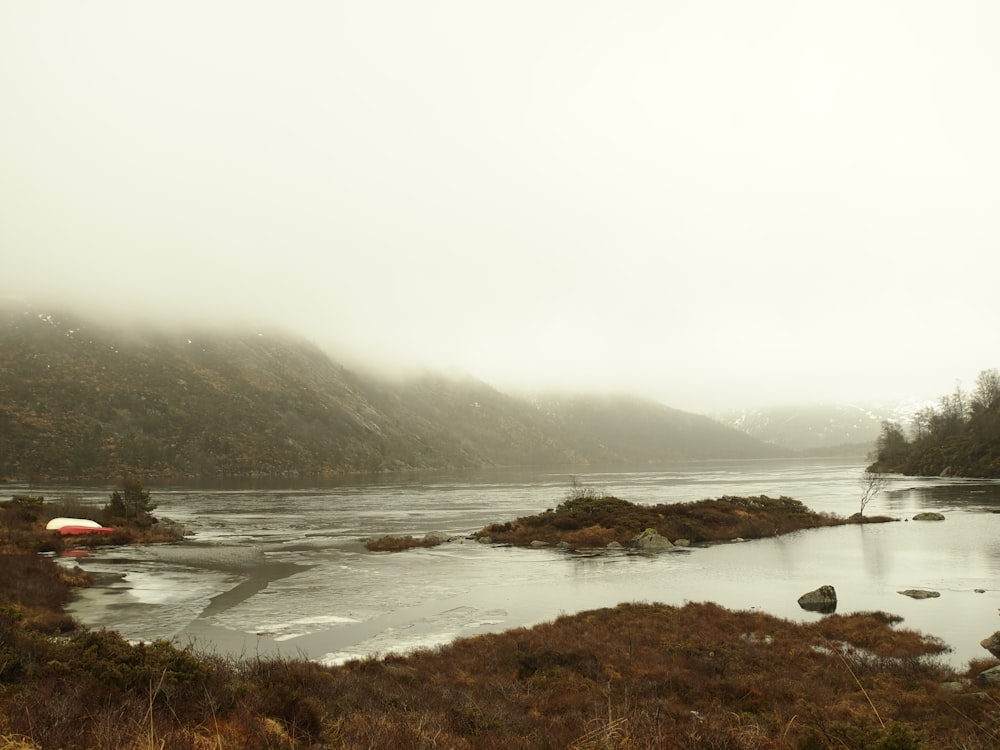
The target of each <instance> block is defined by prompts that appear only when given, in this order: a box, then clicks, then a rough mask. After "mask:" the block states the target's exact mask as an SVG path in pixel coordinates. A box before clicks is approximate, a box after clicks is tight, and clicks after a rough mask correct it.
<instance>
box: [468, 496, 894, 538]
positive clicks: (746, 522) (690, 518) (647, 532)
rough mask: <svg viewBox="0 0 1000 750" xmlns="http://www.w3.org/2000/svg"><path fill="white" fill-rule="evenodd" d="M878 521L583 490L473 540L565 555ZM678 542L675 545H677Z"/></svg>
mask: <svg viewBox="0 0 1000 750" xmlns="http://www.w3.org/2000/svg"><path fill="white" fill-rule="evenodd" d="M891 520H893V519H891V518H887V517H885V516H872V517H868V516H865V517H862V516H860V514H859V515H858V516H852V517H851V518H840V517H837V516H833V515H830V514H827V513H817V512H816V511H813V510H811V509H809V508H808V507H806V506H805V505H804V504H803V503H801V502H800V501H798V500H795V499H793V498H790V497H777V498H773V497H768V496H766V495H758V496H756V497H734V496H729V495H727V496H724V497H721V498H718V499H715V500H700V501H698V502H690V503H671V504H660V505H638V504H636V503H632V502H629V501H628V500H622V499H620V498H617V497H611V496H606V495H601V494H599V493H596V492H593V491H590V490H588V489H583V490H578V491H575V492H574V493H572V494H571V496H570V497H569V498H568V499H566V500H565V501H564V502H562V503H560V504H559V505H558V506H557V507H556V508H555V509H551V508H550V509H548V510H546V511H545V512H544V513H540V514H538V515H534V516H525V517H522V518H518V519H517V520H515V521H507V522H505V523H495V524H492V525H490V526H487V527H486V528H484V529H482V531H480V532H479V534H478V536H479V539H480V541H486V542H491V543H494V544H510V545H514V546H536V547H537V546H548V545H553V546H560V547H563V548H568V549H594V548H599V547H608V546H612V547H617V546H621V547H632V548H638V549H645V550H654V549H664V548H669V547H671V546H688V545H692V544H694V545H698V544H710V543H715V542H726V541H732V540H734V539H759V538H762V537H769V536H778V535H780V534H787V533H789V532H792V531H799V530H801V529H812V528H819V527H824V526H841V525H844V524H849V523H861V522H864V523H875V522H884V521H891ZM678 542H679V544H678Z"/></svg>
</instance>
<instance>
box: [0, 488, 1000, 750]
mask: <svg viewBox="0 0 1000 750" xmlns="http://www.w3.org/2000/svg"><path fill="white" fill-rule="evenodd" d="M136 484H137V483H136ZM132 490H133V491H132V492H131V493H129V494H126V493H125V492H124V490H123V491H122V492H120V493H115V494H116V495H117V496H118V498H117V500H116V499H115V496H114V495H113V496H112V502H111V503H109V505H108V506H107V507H106V508H104V509H102V512H107V513H116V512H117V513H121V512H122V511H123V510H124V512H125V513H126V514H131V521H128V522H126V521H125V519H124V518H121V517H119V518H118V519H117V520H118V521H120V522H122V523H123V524H124V526H125V528H126V529H130V528H131V529H134V531H133V532H132V533H135V534H136V536H135V539H144V540H148V539H153V538H155V537H153V536H148V537H143V536H142V534H144V533H149V532H150V530H151V529H154V528H155V527H156V526H157V525H158V524H153V523H152V522H151V521H150V519H149V518H148V509H149V508H150V507H151V503H150V502H149V498H148V493H144V492H143V491H142V488H141V485H138V486H137V487H136V486H135V485H133V487H132ZM612 500H614V498H597V497H590V498H589V499H588V498H583V497H577V498H575V500H570V501H567V503H564V504H563V505H564V506H566V507H565V508H563V512H565V513H566V514H567V515H565V517H566V518H569V517H572V514H574V513H575V514H577V515H579V514H581V513H584V510H585V509H588V510H587V515H589V516H590V518H589V520H590V521H594V520H595V519H597V520H599V522H600V523H599V524H598V525H601V527H602V528H611V527H613V526H614V524H613V523H612V521H611V517H612V516H614V511H615V509H616V508H617V509H618V510H619V511H628V512H627V513H625V514H624V515H625V516H628V515H629V514H630V513H631V514H639V513H640V510H639V506H631V504H628V505H629V506H631V507H629V508H626V507H625V506H623V505H622V504H621V503H622V501H615V502H610V501H612ZM724 500H726V502H725V503H724V504H722V505H718V504H713V503H708V504H690V505H691V506H693V507H692V508H688V512H687V513H686V514H685V513H680V514H674V516H675V517H674V519H673V520H672V521H671V523H674V524H681V523H682V522H683V523H684V524H687V525H686V526H685V525H679V526H670V527H662V528H664V529H665V530H668V531H669V532H670V533H685V534H687V535H689V536H690V537H692V538H693V539H696V540H707V539H708V536H710V535H708V534H707V531H705V529H707V528H709V525H710V524H711V523H713V522H715V523H718V524H720V529H724V530H723V531H721V532H720V534H721V535H722V536H723V537H727V538H728V536H729V535H731V534H732V533H734V529H735V528H737V527H735V526H732V525H731V524H732V523H733V521H732V518H733V517H735V518H741V517H744V516H745V517H746V518H750V519H753V518H756V519H757V520H758V521H761V520H762V519H765V518H766V519H767V520H768V523H776V522H777V521H779V520H781V519H788V518H792V519H794V518H795V517H798V516H804V518H805V519H811V520H812V521H815V520H817V519H815V518H812V516H813V515H814V514H810V513H809V512H808V511H806V510H804V509H803V507H802V506H801V505H798V504H796V503H795V501H791V500H789V499H787V498H782V499H779V500H770V499H766V498H741V499H734V498H728V499H724ZM585 501H586V502H585ZM67 502H68V501H60V502H57V503H54V504H49V503H46V502H39V501H38V498H26V499H20V500H15V501H12V502H9V503H5V504H0V523H2V529H3V535H4V536H3V544H2V545H0V569H2V570H3V572H4V575H3V576H0V749H2V750H33V749H39V748H61V749H63V750H74V749H76V748H80V749H83V748H88V749H92V750H111V749H112V748H113V749H115V750H149V749H151V748H157V749H159V750H173V749H175V748H176V749H177V750H181V749H182V748H183V749H184V750H192V749H202V748H204V749H208V748H212V749H214V750H227V749H229V748H234V749H235V748H241V749H243V750H257V749H258V748H259V749H261V750H263V749H265V748H268V749H277V748H282V749H288V750H291V749H293V748H296V749H302V748H462V749H469V750H473V749H478V748H491V749H492V748H495V747H504V748H513V749H517V748H576V749H577V750H588V749H591V748H593V749H596V748H608V749H622V750H624V749H626V748H628V749H633V748H734V749H745V750H750V749H751V748H755V749H760V748H815V749H817V750H818V749H823V748H845V747H847V748H882V749H883V750H888V749H889V748H895V749H897V750H900V749H905V748H942V747H953V748H965V749H967V750H978V749H982V748H992V747H996V746H997V745H998V740H997V737H998V735H1000V724H998V720H997V716H998V711H1000V687H995V686H994V685H992V684H989V683H987V682H984V681H982V680H981V678H980V677H978V676H977V675H979V674H980V673H981V672H982V671H983V670H984V669H985V668H986V667H988V666H991V665H994V664H996V663H997V661H996V660H985V659H984V660H982V661H980V662H978V663H975V664H971V665H970V666H969V669H968V671H967V672H966V673H965V674H958V673H956V672H955V671H954V670H952V669H950V668H948V667H946V666H944V665H943V664H942V663H941V662H939V661H937V660H936V659H935V658H934V657H935V655H936V654H939V653H941V652H942V651H944V650H945V646H944V644H942V643H941V642H939V641H938V640H936V639H933V638H928V637H924V636H921V635H919V634H917V633H914V632H912V631H908V630H905V629H900V628H898V627H897V625H898V623H899V619H898V618H894V617H892V616H889V615H886V614H883V613H867V614H853V615H847V616H842V615H830V616H827V617H824V618H823V619H821V620H819V621H817V622H813V623H809V624H796V623H792V622H790V621H787V620H782V619H779V618H776V617H772V616H770V615H765V614H761V613H759V612H757V613H755V612H732V611H729V610H726V609H723V608H721V607H719V606H717V605H714V604H704V603H702V604H687V605H685V606H683V607H674V606H667V605H660V604H644V603H632V604H623V605H620V606H618V607H615V608H610V609H601V610H595V611H590V612H583V613H580V614H577V615H573V616H567V617H560V618H559V619H557V620H555V621H554V622H550V623H546V624H543V625H539V626H536V627H532V628H518V629H514V630H510V631H508V632H505V633H500V634H492V635H483V636H478V637H474V638H467V639H460V640H457V641H455V642H453V643H451V644H449V645H447V646H443V647H440V648H435V649H428V650H423V651H418V652H416V653H413V654H410V655H405V656H401V655H388V656H384V657H371V658H367V659H361V660H356V661H352V662H349V663H347V664H344V665H342V666H336V667H327V666H322V665H319V664H316V663H313V662H309V661H305V660H301V659H282V658H260V657H257V658H254V657H245V658H239V659H237V658H224V657H220V656H217V655H214V654H211V653H208V654H206V653H199V652H196V651H194V650H192V649H191V648H181V647H179V646H178V645H176V644H173V643H170V642H167V641H156V642H153V643H148V644H130V643H128V642H126V641H125V640H124V639H122V638H121V636H119V635H118V634H117V633H114V632H109V631H87V630H83V629H80V628H79V627H77V626H76V623H74V622H73V620H72V619H71V618H69V617H68V616H67V615H66V613H65V611H64V609H63V608H64V606H65V604H66V602H67V601H68V600H69V597H70V596H71V591H72V587H73V586H76V585H82V584H85V582H86V581H85V577H84V576H82V575H81V574H79V573H78V572H74V571H73V570H71V569H68V568H65V567H63V566H59V565H57V564H56V563H55V562H54V561H53V558H52V557H50V556H43V555H39V554H38V553H37V550H38V549H39V548H41V547H43V546H46V545H49V544H51V545H53V546H56V545H59V544H63V543H64V542H62V541H60V540H59V538H58V537H55V536H52V534H51V533H49V534H48V535H46V534H45V533H44V531H39V529H44V523H43V519H44V518H45V517H46V516H47V515H49V514H50V513H53V512H56V513H57V514H60V515H62V514H66V515H69V514H70V513H69V511H71V510H72V508H68V507H67V505H66V503H67ZM123 504H124V505H123ZM560 507H561V508H562V507H563V506H560ZM656 507H659V508H661V509H662V508H671V507H673V506H654V508H656ZM140 508H144V509H145V510H142V511H141V512H137V511H139V510H140ZM654 512H656V511H654ZM605 513H608V514H610V515H608V516H605V515H602V514H605ZM78 515H83V514H82V513H78ZM546 515H553V516H560V514H559V513H556V512H554V511H553V512H551V513H550V514H546ZM677 519H682V520H677ZM634 520H637V519H633V521H634ZM646 520H647V519H646V518H645V517H644V516H643V517H642V522H643V523H645V521H646ZM786 522H787V523H788V524H789V526H785V525H779V526H778V527H777V531H782V530H789V529H790V528H791V526H792V525H794V523H795V521H786ZM143 528H145V531H143ZM583 528H587V527H583ZM760 528H761V530H763V529H764V527H763V526H761V527H760ZM772 530H773V529H772ZM32 534H34V536H32ZM411 541H414V540H411Z"/></svg>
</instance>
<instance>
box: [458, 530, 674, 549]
mask: <svg viewBox="0 0 1000 750" xmlns="http://www.w3.org/2000/svg"><path fill="white" fill-rule="evenodd" d="M477 539H478V540H479V541H480V542H482V543H483V544H493V538H492V537H490V536H480V537H477ZM528 546H529V547H535V548H539V547H551V546H553V545H552V543H551V542H545V541H542V540H541V539H536V540H534V541H533V542H531V544H530V545H528ZM554 546H555V547H556V548H557V549H568V548H569V546H570V544H569V542H566V541H562V542H559V543H557V544H556V545H554ZM690 546H691V540H690V539H675V540H674V541H672V542H671V541H670V540H669V539H667V538H666V537H665V536H663V535H662V534H661V533H660V532H658V531H657V530H656V529H646V530H645V531H642V532H640V533H638V534H636V535H635V536H634V537H632V539H631V540H629V544H628V547H627V548H626V547H625V545H623V544H622V543H621V542H608V544H607V545H606V546H605V549H609V550H624V549H634V550H637V551H639V552H663V551H665V550H671V549H677V548H678V547H681V548H683V547H690Z"/></svg>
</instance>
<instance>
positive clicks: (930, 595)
mask: <svg viewBox="0 0 1000 750" xmlns="http://www.w3.org/2000/svg"><path fill="white" fill-rule="evenodd" d="M896 593H897V594H902V595H903V596H908V597H910V598H911V599H937V598H938V597H939V596H941V593H940V592H939V591H928V590H927V589H906V591H897V592H896Z"/></svg>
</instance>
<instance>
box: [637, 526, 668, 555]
mask: <svg viewBox="0 0 1000 750" xmlns="http://www.w3.org/2000/svg"><path fill="white" fill-rule="evenodd" d="M632 546H633V547H634V548H635V549H637V550H639V551H641V552H659V551H660V550H665V549H671V548H672V547H673V546H674V545H673V544H672V543H671V541H670V540H669V539H667V538H666V537H665V536H663V535H662V534H660V532H658V531H657V530H656V529H646V530H645V531H643V532H641V533H639V534H636V535H635V536H634V537H632Z"/></svg>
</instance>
